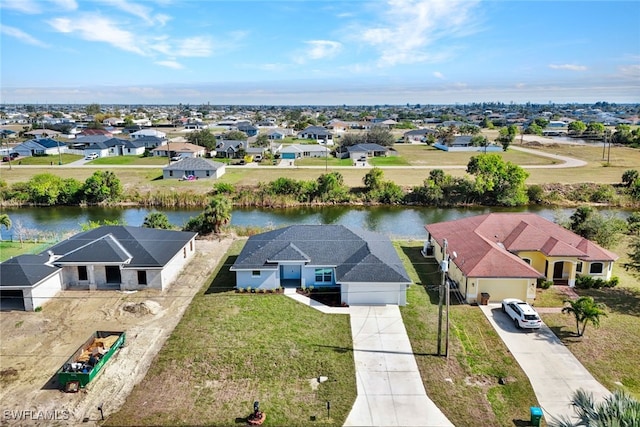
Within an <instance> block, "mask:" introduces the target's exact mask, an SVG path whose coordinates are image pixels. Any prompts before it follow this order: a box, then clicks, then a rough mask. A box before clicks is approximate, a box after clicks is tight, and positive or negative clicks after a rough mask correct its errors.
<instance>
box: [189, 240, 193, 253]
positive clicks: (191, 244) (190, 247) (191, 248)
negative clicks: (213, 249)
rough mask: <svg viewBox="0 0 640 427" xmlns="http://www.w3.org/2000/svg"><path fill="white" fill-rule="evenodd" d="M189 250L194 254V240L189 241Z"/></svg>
mask: <svg viewBox="0 0 640 427" xmlns="http://www.w3.org/2000/svg"><path fill="white" fill-rule="evenodd" d="M189 250H190V251H191V252H193V240H190V241H189Z"/></svg>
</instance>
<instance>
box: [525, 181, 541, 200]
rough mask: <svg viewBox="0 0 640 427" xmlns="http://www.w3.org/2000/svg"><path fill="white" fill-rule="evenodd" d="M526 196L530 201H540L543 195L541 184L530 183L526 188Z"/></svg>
mask: <svg viewBox="0 0 640 427" xmlns="http://www.w3.org/2000/svg"><path fill="white" fill-rule="evenodd" d="M527 196H528V197H529V200H530V201H532V202H534V203H541V202H542V198H543V197H544V190H543V188H542V186H541V185H537V184H536V185H530V186H529V188H527Z"/></svg>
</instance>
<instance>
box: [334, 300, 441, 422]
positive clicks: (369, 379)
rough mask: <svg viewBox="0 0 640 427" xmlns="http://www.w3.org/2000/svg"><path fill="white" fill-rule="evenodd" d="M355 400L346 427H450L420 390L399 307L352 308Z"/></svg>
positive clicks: (418, 376) (350, 309) (420, 384)
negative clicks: (356, 390)
mask: <svg viewBox="0 0 640 427" xmlns="http://www.w3.org/2000/svg"><path fill="white" fill-rule="evenodd" d="M349 314H350V318H351V333H352V335H353V356H354V360H355V365H356V376H357V379H356V382H357V388H358V397H357V398H356V401H355V403H354V405H353V408H352V409H351V412H350V413H349V416H348V417H347V420H346V421H345V424H344V425H345V426H433V427H440V426H453V424H452V423H451V422H450V421H449V420H448V419H447V417H445V416H444V414H443V413H442V411H440V409H439V408H438V407H437V406H436V405H435V404H434V403H433V401H432V400H431V399H429V397H428V396H427V393H426V392H425V389H424V385H423V383H422V377H421V376H420V372H419V371H418V365H417V363H416V359H415V357H414V355H413V350H412V348H411V343H410V342H409V337H408V336H407V331H406V329H405V327H404V323H403V322H402V316H401V315H400V309H399V308H398V306H395V305H381V306H351V307H349Z"/></svg>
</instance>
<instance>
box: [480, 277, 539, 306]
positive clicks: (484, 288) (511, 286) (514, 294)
mask: <svg viewBox="0 0 640 427" xmlns="http://www.w3.org/2000/svg"><path fill="white" fill-rule="evenodd" d="M480 292H487V293H488V294H489V301H490V302H500V301H502V300H503V299H505V298H518V299H521V300H523V301H526V300H527V284H526V283H524V282H522V283H514V281H513V280H504V281H502V280H500V279H494V280H486V281H485V280H483V281H481V282H480ZM479 296H480V294H478V297H479Z"/></svg>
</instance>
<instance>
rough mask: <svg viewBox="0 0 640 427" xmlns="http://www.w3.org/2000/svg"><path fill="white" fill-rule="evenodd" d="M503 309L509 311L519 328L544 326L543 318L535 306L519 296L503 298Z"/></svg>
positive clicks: (505, 311) (508, 313)
mask: <svg viewBox="0 0 640 427" xmlns="http://www.w3.org/2000/svg"><path fill="white" fill-rule="evenodd" d="M502 311H503V312H504V313H507V315H508V316H509V317H510V318H511V320H513V323H514V324H515V325H516V327H517V328H518V329H538V328H540V326H542V320H540V316H538V313H537V312H536V311H535V310H534V309H533V307H531V306H530V305H529V304H527V303H526V302H524V301H521V300H519V299H517V298H507V299H504V300H502Z"/></svg>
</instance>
